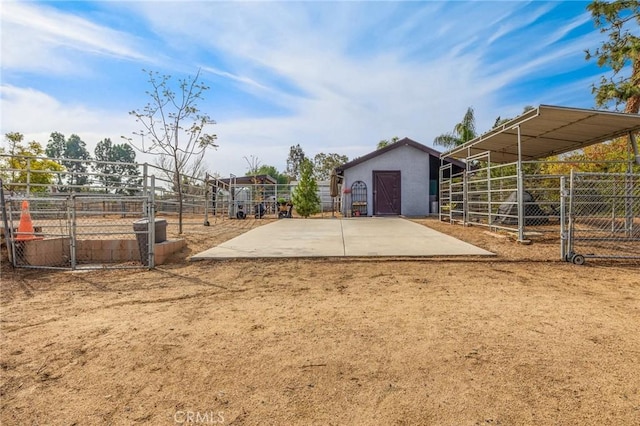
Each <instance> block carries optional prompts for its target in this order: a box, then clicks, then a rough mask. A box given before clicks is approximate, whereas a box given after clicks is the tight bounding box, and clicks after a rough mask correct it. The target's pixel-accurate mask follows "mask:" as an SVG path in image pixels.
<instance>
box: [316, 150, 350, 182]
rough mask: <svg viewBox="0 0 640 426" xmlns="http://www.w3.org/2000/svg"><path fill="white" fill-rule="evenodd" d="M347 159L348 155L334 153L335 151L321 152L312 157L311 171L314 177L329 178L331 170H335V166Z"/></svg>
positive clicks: (340, 164)
mask: <svg viewBox="0 0 640 426" xmlns="http://www.w3.org/2000/svg"><path fill="white" fill-rule="evenodd" d="M347 161H349V157H347V156H346V155H340V154H336V153H335V152H330V153H329V154H325V153H324V152H321V153H319V154H316V155H315V156H314V157H313V167H314V169H313V171H314V174H315V177H316V179H318V180H320V181H323V180H329V178H330V177H331V172H332V171H333V170H335V168H336V167H340V166H342V165H343V164H344V163H346V162H347Z"/></svg>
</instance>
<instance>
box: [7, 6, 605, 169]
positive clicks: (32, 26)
mask: <svg viewBox="0 0 640 426" xmlns="http://www.w3.org/2000/svg"><path fill="white" fill-rule="evenodd" d="M587 4H588V2H579V1H567V2H543V1H534V2H524V1H497V2H488V1H473V2H466V1H452V2H431V1H428V2H426V1H425V2H211V1H200V2H189V1H182V2H172V1H136V2H127V1H102V2H79V1H71V2H7V1H2V3H0V13H1V22H0V24H1V32H2V33H1V36H2V38H1V64H2V75H1V92H0V95H1V98H0V101H1V111H0V112H1V116H0V118H1V124H0V127H1V132H2V134H4V133H6V132H10V131H16V132H21V133H23V134H25V137H26V139H27V140H37V141H39V142H41V143H42V144H43V145H45V144H46V142H47V141H48V135H49V134H50V133H51V132H53V131H59V132H61V133H64V134H65V135H67V136H69V135H70V134H72V133H76V134H78V135H80V137H81V138H82V139H83V140H84V141H85V142H86V143H87V145H88V147H89V149H90V151H91V152H93V148H94V147H95V145H96V143H97V142H98V141H100V140H102V139H104V138H107V137H109V138H111V139H112V141H114V142H118V143H119V142H121V141H122V139H121V138H120V136H121V135H126V136H131V135H132V132H133V131H134V130H136V129H137V127H136V124H135V120H134V119H133V118H132V117H130V116H129V115H128V111H130V110H132V109H136V108H142V107H143V106H144V105H145V103H146V102H147V98H146V95H145V90H147V89H148V84H147V77H148V76H146V75H145V74H144V73H143V72H142V69H143V68H144V69H149V70H155V71H159V72H160V73H162V74H169V75H171V76H174V77H175V78H177V77H185V76H187V75H194V74H195V73H196V72H197V70H198V69H201V70H202V71H201V76H202V80H203V81H204V82H205V83H206V84H207V85H209V86H210V90H209V91H207V92H206V93H205V99H204V101H202V102H201V103H200V104H199V106H200V108H201V109H202V110H203V111H205V112H207V113H208V114H209V115H210V116H211V117H212V118H213V119H215V120H216V121H217V124H216V125H215V126H214V128H213V129H212V131H213V132H215V133H216V134H217V135H218V140H219V144H220V147H219V149H218V150H216V151H211V152H210V153H209V154H208V155H207V157H206V163H207V167H208V169H209V170H210V171H211V172H218V173H220V174H221V175H223V176H227V175H228V174H229V173H235V174H237V175H240V174H244V172H245V171H246V169H247V162H246V161H245V159H244V157H250V156H255V157H257V158H258V159H259V161H260V162H261V164H268V165H273V166H276V167H277V168H278V169H279V170H283V169H284V168H285V161H286V158H287V155H288V152H289V147H290V146H291V145H295V144H300V145H301V146H302V147H303V149H304V151H305V153H306V154H307V156H311V157H312V156H313V155H315V154H317V153H319V152H325V153H328V152H337V153H339V154H344V155H347V156H348V157H349V158H354V157H357V156H361V155H364V154H366V153H368V152H370V151H372V150H374V149H375V146H376V143H377V142H378V141H379V140H381V139H388V138H391V137H393V136H399V137H405V136H407V137H410V138H412V139H414V140H416V141H418V142H421V143H424V144H426V145H430V146H431V145H432V141H433V139H434V137H436V136H438V135H439V134H442V133H445V132H449V131H450V130H452V128H453V126H454V125H455V123H457V122H458V121H460V119H461V118H462V116H463V115H464V113H465V111H466V109H467V107H468V106H473V107H474V109H475V111H476V118H477V125H478V129H479V130H480V131H486V130H489V128H490V127H491V126H492V125H493V122H494V120H495V118H496V117H497V116H501V117H514V116H517V115H518V114H520V113H521V112H522V108H523V107H524V106H525V105H533V106H537V105H539V104H551V105H562V106H571V107H583V108H592V107H594V100H593V96H592V94H591V84H592V83H595V82H597V81H598V79H599V77H600V75H602V73H603V72H604V70H601V69H599V68H598V67H597V66H596V65H595V63H594V62H593V61H591V62H587V61H585V59H584V50H585V49H593V48H596V47H597V46H598V45H599V44H600V42H601V41H602V40H603V37H604V36H603V35H602V34H600V33H599V31H598V30H596V29H595V28H594V25H593V23H592V20H591V18H590V15H589V13H588V12H587V11H586V6H587ZM138 160H142V161H145V160H148V161H152V159H151V158H147V157H143V156H138Z"/></svg>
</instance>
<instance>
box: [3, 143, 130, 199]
mask: <svg viewBox="0 0 640 426" xmlns="http://www.w3.org/2000/svg"><path fill="white" fill-rule="evenodd" d="M5 143H6V147H0V154H3V157H2V158H0V169H1V170H2V171H1V172H0V176H1V177H2V179H3V182H4V183H5V186H6V184H11V186H12V187H13V188H16V187H18V188H20V187H22V188H26V184H27V173H28V170H27V167H28V168H29V170H30V171H34V172H35V173H31V175H30V177H29V179H30V183H31V184H34V185H36V186H33V187H32V188H31V190H32V191H33V192H43V191H45V190H46V188H45V185H49V186H51V185H53V186H55V188H56V190H58V191H61V192H65V191H70V190H73V191H75V192H83V191H88V190H89V189H88V185H90V184H91V183H93V182H90V178H91V176H90V174H91V173H95V174H96V175H95V176H94V179H95V182H96V183H99V184H100V186H101V190H103V191H104V192H105V193H114V194H131V193H133V192H135V191H134V190H133V189H132V188H135V187H138V186H139V185H140V183H141V178H140V172H139V170H138V167H137V165H136V164H135V161H136V154H135V152H134V151H133V149H132V148H131V147H130V146H129V145H128V144H126V143H123V144H114V143H113V142H112V141H111V139H109V138H106V139H103V140H102V141H100V142H98V144H97V145H96V148H95V150H94V155H93V157H92V156H91V154H90V153H89V151H88V150H87V147H86V143H85V142H84V141H83V140H82V139H81V138H80V136H78V135H76V134H72V135H71V136H69V137H68V138H66V137H65V136H64V135H63V134H62V133H59V132H53V133H51V135H50V138H49V141H48V143H47V145H46V146H45V147H43V146H42V144H41V143H40V142H37V141H31V142H29V143H25V142H24V135H23V134H21V133H19V132H10V133H7V134H5ZM91 160H95V162H91ZM16 184H24V185H22V186H21V185H16ZM40 185H43V186H40Z"/></svg>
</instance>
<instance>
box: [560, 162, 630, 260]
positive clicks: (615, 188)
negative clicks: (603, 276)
mask: <svg viewBox="0 0 640 426" xmlns="http://www.w3.org/2000/svg"><path fill="white" fill-rule="evenodd" d="M561 196H562V203H561V212H560V213H561V225H562V229H561V237H562V249H561V256H562V258H563V259H564V260H566V261H568V262H573V263H575V264H578V265H581V264H583V263H584V262H585V259H587V258H609V259H640V175H638V174H631V173H574V172H572V173H571V175H570V178H569V187H568V188H567V187H566V180H565V179H563V180H562V181H561Z"/></svg>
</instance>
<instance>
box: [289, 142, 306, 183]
mask: <svg viewBox="0 0 640 426" xmlns="http://www.w3.org/2000/svg"><path fill="white" fill-rule="evenodd" d="M306 158H307V157H306V155H305V154H304V151H303V150H302V147H301V146H300V144H297V145H294V146H292V147H291V148H289V157H287V170H286V171H285V173H286V174H287V175H288V176H289V177H290V178H291V180H298V178H299V177H300V168H301V165H302V163H303V162H304V160H305V159H306Z"/></svg>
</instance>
